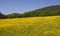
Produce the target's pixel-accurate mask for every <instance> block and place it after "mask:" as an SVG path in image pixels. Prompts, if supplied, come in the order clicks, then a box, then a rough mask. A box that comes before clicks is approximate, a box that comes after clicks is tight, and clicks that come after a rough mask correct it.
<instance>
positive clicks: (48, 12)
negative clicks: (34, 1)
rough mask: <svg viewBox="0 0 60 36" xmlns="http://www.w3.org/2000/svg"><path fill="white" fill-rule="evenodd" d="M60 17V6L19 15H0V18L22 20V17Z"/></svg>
mask: <svg viewBox="0 0 60 36" xmlns="http://www.w3.org/2000/svg"><path fill="white" fill-rule="evenodd" d="M56 15H60V5H54V6H48V7H44V8H41V9H37V10H33V11H28V12H24V13H22V14H19V13H11V14H8V15H3V14H1V13H0V18H2V17H4V18H23V17H38V16H56Z"/></svg>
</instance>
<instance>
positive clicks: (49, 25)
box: [0, 16, 60, 36]
mask: <svg viewBox="0 0 60 36" xmlns="http://www.w3.org/2000/svg"><path fill="white" fill-rule="evenodd" d="M0 36H60V16H50V17H33V18H32V17H30V18H15V19H0Z"/></svg>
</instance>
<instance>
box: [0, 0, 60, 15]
mask: <svg viewBox="0 0 60 36" xmlns="http://www.w3.org/2000/svg"><path fill="white" fill-rule="evenodd" d="M51 5H60V0H0V12H2V13H4V14H9V13H14V12H15V13H23V12H26V11H31V10H35V9H39V8H43V7H46V6H51Z"/></svg>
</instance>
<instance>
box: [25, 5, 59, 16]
mask: <svg viewBox="0 0 60 36" xmlns="http://www.w3.org/2000/svg"><path fill="white" fill-rule="evenodd" d="M26 13H27V14H28V15H30V13H32V14H33V16H55V15H60V5H54V6H48V7H45V8H41V9H37V10H34V11H30V12H26Z"/></svg>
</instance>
